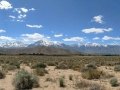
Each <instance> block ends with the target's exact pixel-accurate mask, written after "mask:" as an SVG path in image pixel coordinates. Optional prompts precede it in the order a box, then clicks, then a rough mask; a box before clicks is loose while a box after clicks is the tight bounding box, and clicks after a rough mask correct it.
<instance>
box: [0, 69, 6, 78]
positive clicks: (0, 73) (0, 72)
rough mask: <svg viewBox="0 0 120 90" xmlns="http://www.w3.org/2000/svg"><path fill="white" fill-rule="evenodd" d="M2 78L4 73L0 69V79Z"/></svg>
mask: <svg viewBox="0 0 120 90" xmlns="http://www.w3.org/2000/svg"><path fill="white" fill-rule="evenodd" d="M3 78H5V73H4V72H3V71H1V70H0V79H3Z"/></svg>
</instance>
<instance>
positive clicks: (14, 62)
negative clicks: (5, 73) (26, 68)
mask: <svg viewBox="0 0 120 90" xmlns="http://www.w3.org/2000/svg"><path fill="white" fill-rule="evenodd" d="M10 65H13V66H16V67H17V68H18V69H19V68H20V63H19V62H18V61H12V62H10Z"/></svg>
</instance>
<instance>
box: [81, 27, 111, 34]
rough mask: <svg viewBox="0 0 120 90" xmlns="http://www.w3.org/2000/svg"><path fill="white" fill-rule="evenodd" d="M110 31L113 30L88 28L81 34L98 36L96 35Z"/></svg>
mask: <svg viewBox="0 0 120 90" xmlns="http://www.w3.org/2000/svg"><path fill="white" fill-rule="evenodd" d="M112 30H113V29H112V28H108V29H106V28H89V29H83V30H82V32H84V33H95V34H98V33H104V32H110V31H112Z"/></svg>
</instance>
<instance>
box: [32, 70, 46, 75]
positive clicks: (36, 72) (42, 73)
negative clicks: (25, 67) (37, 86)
mask: <svg viewBox="0 0 120 90" xmlns="http://www.w3.org/2000/svg"><path fill="white" fill-rule="evenodd" d="M33 73H34V74H35V75H38V76H44V75H45V70H44V69H43V68H36V69H35V70H33Z"/></svg>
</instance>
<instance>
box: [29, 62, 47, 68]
mask: <svg viewBox="0 0 120 90" xmlns="http://www.w3.org/2000/svg"><path fill="white" fill-rule="evenodd" d="M31 68H32V69H35V68H46V65H45V64H44V63H36V64H35V65H33V66H32V67H31Z"/></svg>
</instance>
